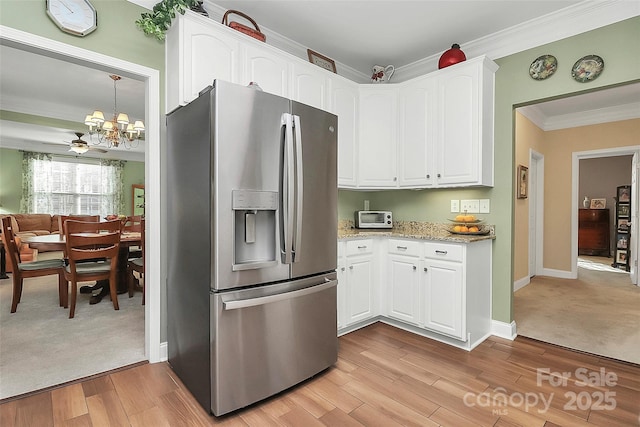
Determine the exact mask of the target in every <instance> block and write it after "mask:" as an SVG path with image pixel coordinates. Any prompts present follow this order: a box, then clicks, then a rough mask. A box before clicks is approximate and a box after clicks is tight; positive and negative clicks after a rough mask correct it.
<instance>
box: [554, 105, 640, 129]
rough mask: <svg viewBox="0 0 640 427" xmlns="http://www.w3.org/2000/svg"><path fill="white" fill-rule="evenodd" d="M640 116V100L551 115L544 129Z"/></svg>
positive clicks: (617, 120) (615, 120) (587, 124)
mask: <svg viewBox="0 0 640 427" xmlns="http://www.w3.org/2000/svg"><path fill="white" fill-rule="evenodd" d="M637 118H640V102H636V103H633V104H626V105H616V106H615V107H608V108H600V109H597V110H590V111H583V112H577V113H570V114H563V115H560V116H554V117H549V118H548V119H546V120H545V121H544V126H543V127H542V130H544V131H550V130H559V129H567V128H574V127H578V126H589V125H597V124H601V123H609V122H619V121H621V120H631V119H637Z"/></svg>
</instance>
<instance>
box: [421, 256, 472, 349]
mask: <svg viewBox="0 0 640 427" xmlns="http://www.w3.org/2000/svg"><path fill="white" fill-rule="evenodd" d="M423 279H424V286H423V287H424V294H423V297H422V304H423V313H424V327H425V328H427V329H431V330H433V331H436V332H441V333H443V334H447V335H450V336H452V337H455V338H458V339H462V340H464V336H465V334H466V330H465V327H464V321H463V320H464V319H463V301H462V264H460V263H454V262H443V261H436V260H429V259H427V260H425V261H424V264H423Z"/></svg>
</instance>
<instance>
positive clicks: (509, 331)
mask: <svg viewBox="0 0 640 427" xmlns="http://www.w3.org/2000/svg"><path fill="white" fill-rule="evenodd" d="M491 333H492V334H493V335H495V336H497V337H500V338H504V339H507V340H511V341H513V340H514V339H515V338H516V336H517V335H518V334H517V333H516V322H515V320H514V321H513V322H511V323H505V322H500V321H499V320H492V321H491Z"/></svg>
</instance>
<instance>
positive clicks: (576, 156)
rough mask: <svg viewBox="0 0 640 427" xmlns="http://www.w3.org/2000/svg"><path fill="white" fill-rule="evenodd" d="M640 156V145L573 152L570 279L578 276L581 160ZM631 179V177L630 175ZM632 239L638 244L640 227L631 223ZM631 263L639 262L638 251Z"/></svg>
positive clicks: (635, 216) (632, 215)
mask: <svg viewBox="0 0 640 427" xmlns="http://www.w3.org/2000/svg"><path fill="white" fill-rule="evenodd" d="M634 155H635V156H638V155H640V145H630V146H628V147H616V148H603V149H599V150H590V151H576V152H574V153H572V156H571V157H572V161H571V273H570V277H569V278H570V279H577V278H578V208H579V206H578V203H579V202H580V201H579V200H578V190H579V188H578V186H579V177H580V160H584V159H596V158H601V157H617V156H634ZM629 179H631V177H629ZM631 217H632V218H637V217H638V212H631ZM630 239H631V242H632V244H634V243H633V242H636V243H635V244H636V245H637V244H638V227H637V225H635V226H634V224H633V222H632V223H631V230H630ZM635 252H636V254H635V257H632V259H631V260H630V262H631V263H634V262H637V257H638V255H637V252H638V251H635Z"/></svg>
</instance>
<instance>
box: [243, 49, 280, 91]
mask: <svg viewBox="0 0 640 427" xmlns="http://www.w3.org/2000/svg"><path fill="white" fill-rule="evenodd" d="M243 62H244V73H243V76H244V79H243V81H242V83H243V84H249V83H250V82H256V83H258V85H259V86H260V87H261V88H262V90H263V91H265V92H269V93H272V94H274V95H278V96H284V97H289V87H288V82H289V79H288V67H289V64H288V61H287V60H286V59H285V58H284V57H283V56H280V55H278V54H277V53H275V52H272V51H271V50H269V49H267V48H263V47H262V46H253V44H247V45H245V47H244V61H243Z"/></svg>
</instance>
